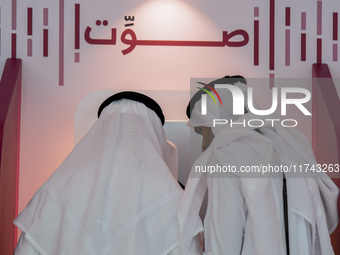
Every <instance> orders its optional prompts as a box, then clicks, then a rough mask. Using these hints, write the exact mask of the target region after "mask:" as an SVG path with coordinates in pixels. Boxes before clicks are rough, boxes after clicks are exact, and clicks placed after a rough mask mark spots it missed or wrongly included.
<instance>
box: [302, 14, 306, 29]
mask: <svg viewBox="0 0 340 255" xmlns="http://www.w3.org/2000/svg"><path fill="white" fill-rule="evenodd" d="M306 16H307V14H306V13H305V12H301V30H306V27H307V24H306V23H307V21H306V20H307V17H306Z"/></svg>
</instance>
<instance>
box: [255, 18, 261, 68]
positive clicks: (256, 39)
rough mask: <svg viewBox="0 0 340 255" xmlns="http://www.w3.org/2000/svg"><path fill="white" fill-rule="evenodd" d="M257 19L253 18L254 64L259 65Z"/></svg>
mask: <svg viewBox="0 0 340 255" xmlns="http://www.w3.org/2000/svg"><path fill="white" fill-rule="evenodd" d="M259 34H260V32H259V21H258V20H254V66H258V65H259V39H260V36H259Z"/></svg>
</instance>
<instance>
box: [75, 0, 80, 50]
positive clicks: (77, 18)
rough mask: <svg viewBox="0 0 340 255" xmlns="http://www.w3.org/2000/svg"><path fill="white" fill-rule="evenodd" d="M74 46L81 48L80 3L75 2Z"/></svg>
mask: <svg viewBox="0 0 340 255" xmlns="http://www.w3.org/2000/svg"><path fill="white" fill-rule="evenodd" d="M74 48H75V49H77V50H79V48H80V4H75V15H74Z"/></svg>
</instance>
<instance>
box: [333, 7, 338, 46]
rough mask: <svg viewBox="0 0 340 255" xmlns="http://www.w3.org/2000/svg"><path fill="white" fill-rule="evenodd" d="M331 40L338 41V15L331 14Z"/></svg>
mask: <svg viewBox="0 0 340 255" xmlns="http://www.w3.org/2000/svg"><path fill="white" fill-rule="evenodd" d="M333 40H334V41H337V40H338V13H337V12H333Z"/></svg>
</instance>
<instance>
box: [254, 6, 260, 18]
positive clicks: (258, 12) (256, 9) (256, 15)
mask: <svg viewBox="0 0 340 255" xmlns="http://www.w3.org/2000/svg"><path fill="white" fill-rule="evenodd" d="M259 16H260V8H259V7H254V17H259Z"/></svg>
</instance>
